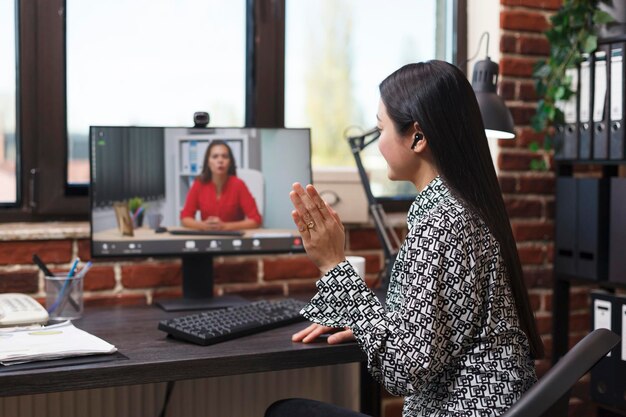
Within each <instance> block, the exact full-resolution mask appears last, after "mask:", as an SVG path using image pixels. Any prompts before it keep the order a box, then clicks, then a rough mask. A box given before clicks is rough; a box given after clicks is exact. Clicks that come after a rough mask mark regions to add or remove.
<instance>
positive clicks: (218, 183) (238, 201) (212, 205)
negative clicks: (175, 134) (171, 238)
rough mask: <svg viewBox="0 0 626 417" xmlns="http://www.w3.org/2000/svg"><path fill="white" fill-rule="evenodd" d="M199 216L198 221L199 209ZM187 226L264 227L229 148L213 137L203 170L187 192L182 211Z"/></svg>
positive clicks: (231, 228)
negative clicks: (238, 173)
mask: <svg viewBox="0 0 626 417" xmlns="http://www.w3.org/2000/svg"><path fill="white" fill-rule="evenodd" d="M198 210H200V218H201V219H202V220H196V212H197V211H198ZM180 219H181V223H182V225H183V226H185V227H189V228H192V229H201V230H241V229H255V228H257V227H260V226H261V223H262V219H261V215H260V214H259V210H258V209H257V206H256V202H255V201H254V197H252V194H250V191H249V190H248V187H247V186H246V184H245V183H244V182H243V181H242V180H240V179H239V178H237V167H236V166H235V159H234V158H233V152H232V150H231V149H230V147H229V146H228V145H227V144H226V142H223V141H221V140H214V141H212V142H211V144H210V145H209V147H208V149H207V150H206V153H205V155H204V164H203V166H202V172H201V173H200V175H198V176H197V177H196V179H195V181H194V182H193V185H192V186H191V189H190V190H189V193H188V194H187V199H186V201H185V207H184V208H183V210H182V211H181V212H180Z"/></svg>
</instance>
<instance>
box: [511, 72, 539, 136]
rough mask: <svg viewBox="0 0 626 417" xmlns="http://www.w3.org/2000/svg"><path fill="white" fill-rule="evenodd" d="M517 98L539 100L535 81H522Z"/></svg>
mask: <svg viewBox="0 0 626 417" xmlns="http://www.w3.org/2000/svg"><path fill="white" fill-rule="evenodd" d="M517 98H518V99H519V100H523V101H533V102H534V101H537V98H538V97H537V90H535V83H532V82H530V83H529V82H521V83H520V85H519V94H518V96H517ZM542 139H543V136H542Z"/></svg>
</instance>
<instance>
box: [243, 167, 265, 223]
mask: <svg viewBox="0 0 626 417" xmlns="http://www.w3.org/2000/svg"><path fill="white" fill-rule="evenodd" d="M237 176H238V177H239V178H240V179H241V180H242V181H243V182H245V183H246V186H247V187H248V190H250V193H251V194H252V197H254V200H255V201H256V207H257V209H258V210H259V214H261V216H262V215H263V208H264V206H263V203H264V193H265V188H264V181H263V174H262V173H261V171H258V170H256V169H248V168H237Z"/></svg>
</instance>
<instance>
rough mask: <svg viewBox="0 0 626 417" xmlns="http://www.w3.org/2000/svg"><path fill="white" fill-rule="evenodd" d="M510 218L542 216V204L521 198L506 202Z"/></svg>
mask: <svg viewBox="0 0 626 417" xmlns="http://www.w3.org/2000/svg"><path fill="white" fill-rule="evenodd" d="M504 203H505V204H506V211H507V213H508V214H509V217H520V218H532V217H539V216H541V208H542V206H541V202H539V201H535V200H527V199H521V198H508V199H505V200H504Z"/></svg>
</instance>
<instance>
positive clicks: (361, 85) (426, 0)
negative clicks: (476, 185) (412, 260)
mask: <svg viewBox="0 0 626 417" xmlns="http://www.w3.org/2000/svg"><path fill="white" fill-rule="evenodd" d="M453 6H454V2H452V1H446V0H389V1H385V2H381V1H380V0H320V1H314V2H302V1H300V0H289V1H287V4H286V19H285V20H286V33H285V43H286V46H285V49H286V51H285V124H286V126H288V127H302V126H310V127H311V133H312V139H313V164H314V166H318V167H319V166H347V165H354V158H353V156H352V154H351V153H350V149H349V146H348V144H347V142H346V140H345V138H346V136H347V135H350V134H352V135H354V134H358V133H361V132H363V131H365V130H368V129H370V128H372V127H374V126H375V124H376V111H377V110H378V97H379V95H378V84H379V83H380V82H381V81H382V80H383V79H384V78H385V77H386V76H387V75H389V74H390V73H391V72H392V71H394V70H396V69H398V68H399V67H401V66H402V65H404V64H408V63H411V62H418V61H423V60H428V59H433V58H438V59H444V60H448V61H452V60H453V58H452V54H453V52H454V51H453V48H452V46H453V45H454V42H453V41H452V40H453V38H454V36H453V35H454V33H455V32H454V30H453V29H454V25H453V17H454V13H453V11H454V7H453ZM361 157H362V159H363V162H364V165H365V167H366V169H367V170H368V171H370V181H371V186H372V192H373V193H374V195H375V196H377V197H386V196H396V195H399V194H407V193H414V192H415V191H414V187H412V185H410V184H406V183H392V182H391V181H389V180H387V175H386V163H385V161H384V159H383V158H382V156H380V154H379V152H378V150H377V149H376V146H375V145H372V146H370V147H368V148H366V149H365V150H364V151H363V152H362V155H361Z"/></svg>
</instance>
